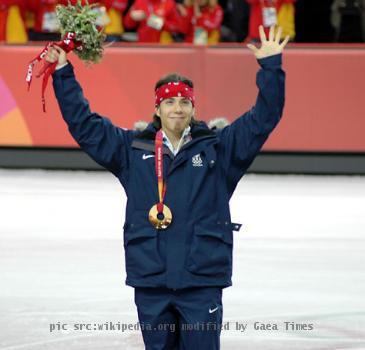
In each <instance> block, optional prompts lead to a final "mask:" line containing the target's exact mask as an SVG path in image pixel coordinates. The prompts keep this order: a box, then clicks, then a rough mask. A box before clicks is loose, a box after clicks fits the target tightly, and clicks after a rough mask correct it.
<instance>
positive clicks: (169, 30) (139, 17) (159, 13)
mask: <svg viewBox="0 0 365 350" xmlns="http://www.w3.org/2000/svg"><path fill="white" fill-rule="evenodd" d="M124 25H125V27H126V28H129V29H134V28H137V34H138V41H139V42H144V43H162V44H166V43H170V42H173V39H172V34H173V33H175V32H180V31H181V29H182V21H181V17H180V15H179V13H178V11H177V8H176V4H175V1H174V0H136V1H135V3H134V4H133V5H132V7H131V8H130V9H129V11H128V12H127V14H126V16H125V17H124Z"/></svg>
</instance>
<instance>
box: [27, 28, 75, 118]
mask: <svg viewBox="0 0 365 350" xmlns="http://www.w3.org/2000/svg"><path fill="white" fill-rule="evenodd" d="M54 45H57V46H59V47H60V48H61V49H62V50H64V51H65V52H66V53H68V52H70V51H72V50H73V49H75V48H79V47H81V42H78V41H76V40H75V33H71V32H69V33H67V34H66V35H65V36H64V38H63V39H62V40H61V41H59V42H52V43H47V45H46V46H45V47H44V49H43V50H42V52H41V53H40V54H39V55H38V56H37V57H36V58H34V59H33V60H32V61H30V62H29V65H28V71H27V76H26V79H25V80H26V82H27V83H28V91H29V90H30V85H31V83H32V78H33V68H34V66H35V65H36V64H37V63H38V62H40V61H42V60H43V59H44V57H45V56H46V54H47V52H48V50H49V48H50V47H52V46H54ZM57 64H58V62H57V61H56V62H54V63H49V62H46V61H44V64H43V67H42V69H41V70H40V71H39V73H38V74H37V75H36V77H37V78H39V77H40V76H42V75H43V81H42V105H43V112H46V100H45V98H44V93H45V91H46V88H47V84H48V79H49V77H50V75H51V74H52V73H53V72H54V71H55V70H56V66H57Z"/></svg>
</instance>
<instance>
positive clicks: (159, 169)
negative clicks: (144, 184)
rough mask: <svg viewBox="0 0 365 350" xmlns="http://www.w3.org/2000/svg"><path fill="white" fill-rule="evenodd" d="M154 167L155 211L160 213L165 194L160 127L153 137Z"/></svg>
mask: <svg viewBox="0 0 365 350" xmlns="http://www.w3.org/2000/svg"><path fill="white" fill-rule="evenodd" d="M155 167H156V175H157V184H158V197H159V202H158V203H157V212H158V213H162V212H163V207H164V204H163V201H164V198H165V194H166V183H165V182H164V181H163V134H162V130H161V129H160V130H159V131H158V132H157V133H156V138H155Z"/></svg>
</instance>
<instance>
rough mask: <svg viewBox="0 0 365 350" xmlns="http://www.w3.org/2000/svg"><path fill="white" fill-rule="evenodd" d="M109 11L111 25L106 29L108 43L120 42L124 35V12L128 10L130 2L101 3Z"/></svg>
mask: <svg viewBox="0 0 365 350" xmlns="http://www.w3.org/2000/svg"><path fill="white" fill-rule="evenodd" d="M101 3H102V4H103V5H104V6H105V7H106V11H107V15H108V17H109V23H108V24H107V26H106V27H105V34H106V35H107V39H106V40H107V41H120V40H121V37H122V34H123V33H124V26H123V12H124V11H125V9H126V8H127V5H128V0H104V1H102V2H101Z"/></svg>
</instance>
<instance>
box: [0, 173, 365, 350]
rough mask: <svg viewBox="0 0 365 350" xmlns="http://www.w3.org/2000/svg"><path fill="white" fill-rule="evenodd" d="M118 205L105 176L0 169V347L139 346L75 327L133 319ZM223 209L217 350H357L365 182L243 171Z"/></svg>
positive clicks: (124, 337) (364, 300)
mask: <svg viewBox="0 0 365 350" xmlns="http://www.w3.org/2000/svg"><path fill="white" fill-rule="evenodd" d="M124 206H125V195H124V192H123V190H122V188H121V186H120V185H119V183H118V182H117V180H116V179H115V178H114V177H113V176H112V175H110V174H108V173H106V172H71V171H69V172H66V171H65V172H47V171H29V170H28V171H21V170H0V215H1V220H0V349H2V350H18V349H29V350H45V349H52V350H59V349H67V350H68V349H70V350H79V349H90V350H92V349H95V350H96V349H97V350H101V349H103V350H104V349H105V350H109V349H110V350H111V349H113V350H117V349H118V350H122V349H123V350H124V349H127V350H135V349H136V350H137V349H140V350H142V349H143V348H144V347H143V342H142V337H141V334H140V332H139V331H138V330H134V329H132V330H126V331H122V330H120V331H118V330H114V331H113V330H109V331H107V330H97V331H96V330H89V331H88V330H75V328H74V327H75V325H76V324H90V325H92V327H94V325H95V324H102V323H106V322H112V323H113V324H114V326H115V325H117V324H118V322H119V324H120V326H121V327H122V325H123V324H131V326H135V324H136V323H137V315H136V309H135V305H134V301H133V289H132V288H130V287H127V286H125V285H124V280H125V272H124V251H123V244H122V225H123V222H124ZM231 210H232V221H233V222H239V223H242V224H243V227H242V229H241V231H240V232H235V233H234V235H235V241H234V270H233V276H234V278H233V287H230V288H227V289H225V290H224V322H225V325H226V327H227V325H228V326H229V329H226V330H223V331H222V338H221V344H222V350H233V349H234V350H236V349H248V350H306V349H314V350H325V349H328V350H334V349H338V350H340V349H365V177H355V176H353V177H351V176H348V177H345V176H341V177H339V176H273V175H248V176H245V177H244V179H243V180H242V181H241V182H240V184H239V186H238V187H237V190H236V192H235V195H234V197H233V198H232V200H231ZM255 322H259V324H260V325H262V324H271V325H274V324H276V325H277V328H278V330H263V329H255V328H254V324H255ZM284 322H294V323H295V324H302V325H304V324H307V325H309V324H312V327H313V329H312V330H292V329H291V328H290V329H289V330H286V329H285V327H284V325H285V323H284ZM237 323H239V324H247V327H246V330H245V331H241V330H238V329H236V328H238V327H237ZM50 324H56V325H58V327H61V325H64V328H65V330H58V329H57V327H56V329H55V330H54V331H53V332H50ZM131 326H130V327H131ZM191 350H193V349H191Z"/></svg>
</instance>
